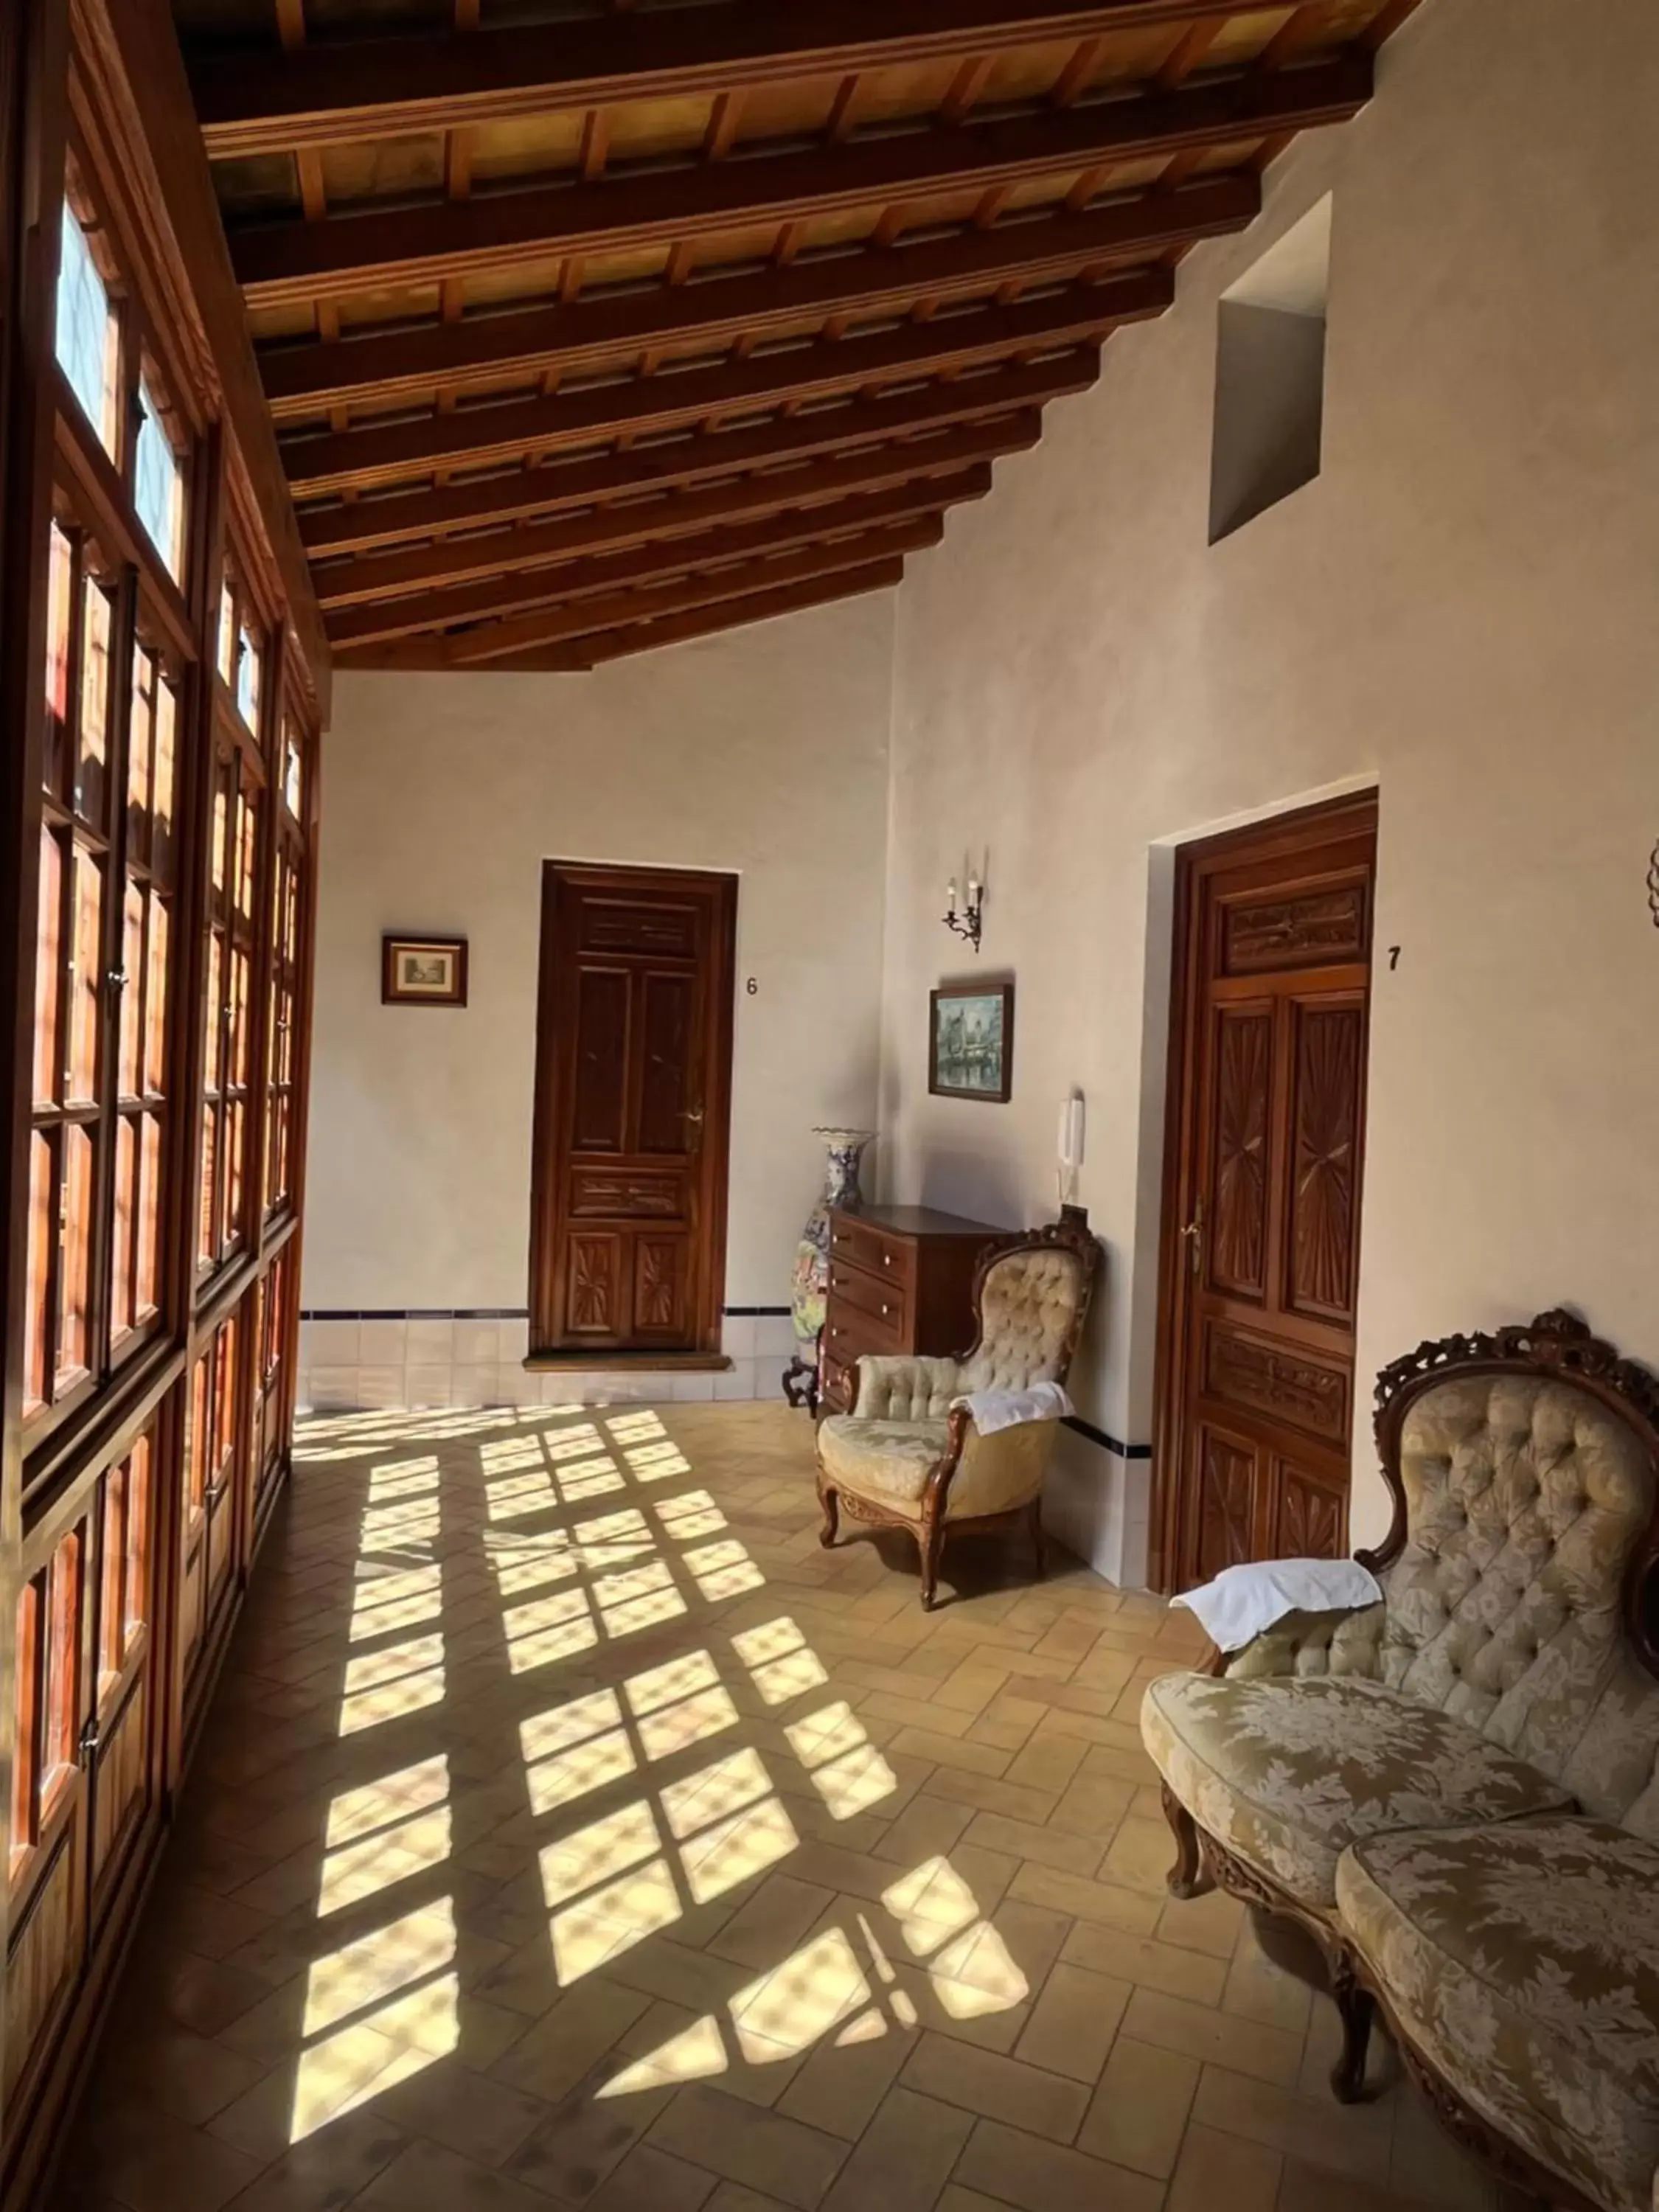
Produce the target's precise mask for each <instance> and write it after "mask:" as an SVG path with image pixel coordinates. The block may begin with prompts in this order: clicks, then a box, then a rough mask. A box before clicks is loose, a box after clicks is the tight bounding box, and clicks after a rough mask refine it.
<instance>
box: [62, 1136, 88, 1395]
mask: <svg viewBox="0 0 1659 2212" xmlns="http://www.w3.org/2000/svg"><path fill="white" fill-rule="evenodd" d="M63 1143H64V1200H63V1204H64V1214H63V1225H62V1229H61V1231H60V1253H59V1258H58V1278H59V1296H58V1360H57V1376H58V1382H59V1383H62V1382H63V1381H64V1378H65V1377H66V1376H75V1375H78V1374H79V1373H81V1372H82V1370H83V1369H85V1368H86V1367H88V1365H89V1364H91V1345H90V1341H89V1339H88V1329H87V1291H88V1274H89V1262H90V1260H91V1256H92V1194H93V1191H94V1187H95V1183H96V1177H95V1176H94V1173H93V1164H94V1151H95V1147H94V1139H93V1132H92V1131H91V1130H90V1129H89V1128H87V1127H83V1126H82V1125H81V1124H79V1123H71V1124H70V1126H69V1127H66V1128H65V1129H64V1133H63Z"/></svg>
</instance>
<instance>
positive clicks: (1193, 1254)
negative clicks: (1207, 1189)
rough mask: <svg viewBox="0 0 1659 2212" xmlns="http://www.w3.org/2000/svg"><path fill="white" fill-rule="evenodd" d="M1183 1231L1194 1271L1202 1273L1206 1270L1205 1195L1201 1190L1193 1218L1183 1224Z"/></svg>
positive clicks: (1197, 1273)
mask: <svg viewBox="0 0 1659 2212" xmlns="http://www.w3.org/2000/svg"><path fill="white" fill-rule="evenodd" d="M1181 1233H1182V1236H1183V1237H1185V1238H1186V1240H1187V1250H1188V1255H1189V1257H1190V1260H1191V1264H1192V1270H1193V1273H1194V1274H1195V1275H1201V1274H1202V1273H1203V1272H1204V1197H1203V1194H1202V1193H1201V1192H1200V1194H1199V1198H1198V1202H1197V1204H1196V1205H1195V1206H1194V1208H1193V1218H1192V1219H1191V1220H1190V1221H1185V1222H1183V1223H1182V1225H1181Z"/></svg>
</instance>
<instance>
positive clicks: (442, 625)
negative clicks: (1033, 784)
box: [329, 461, 991, 648]
mask: <svg viewBox="0 0 1659 2212" xmlns="http://www.w3.org/2000/svg"><path fill="white" fill-rule="evenodd" d="M990 489H991V467H990V464H989V462H988V461H982V462H981V463H980V464H979V465H977V466H976V467H974V468H969V469H963V470H961V471H958V472H957V474H956V475H955V476H952V477H942V478H939V479H937V480H933V481H929V482H927V483H903V484H896V485H894V486H893V487H892V488H891V489H889V490H887V491H884V492H877V493H873V494H866V495H857V494H855V495H853V496H851V497H849V498H846V499H842V500H838V501H832V502H830V503H829V505H827V506H824V507H813V508H811V509H810V510H809V511H806V512H805V513H789V514H785V515H777V514H771V515H763V516H759V517H757V518H755V519H753V520H749V521H746V522H742V523H738V524H736V525H734V526H729V527H727V528H725V529H719V530H705V531H702V532H698V533H697V534H696V535H695V536H693V537H690V538H671V539H668V540H665V541H661V542H659V543H657V544H648V545H642V546H641V545H636V546H633V547H630V548H629V549H627V550H622V551H617V552H614V553H608V554H602V555H599V556H596V557H595V556H589V557H586V558H583V559H580V560H576V561H574V562H562V563H561V564H560V565H559V566H558V567H557V568H545V567H544V568H534V569H525V570H520V571H515V572H513V573H512V574H506V575H496V576H492V577H489V578H488V579H487V580H485V581H483V582H482V583H475V584H459V585H456V586H453V587H452V588H451V589H449V590H447V591H427V592H419V593H417V594H416V595H415V596H414V597H412V598H409V599H381V600H377V601H376V602H375V603H374V605H371V606H366V607H358V608H354V609H351V610H349V611H346V612H344V613H341V614H337V615H336V616H335V617H333V618H332V620H331V624H330V629H329V636H330V640H331V643H332V644H333V645H334V646H335V647H337V648H339V647H346V646H356V645H372V644H376V643H379V642H380V641H383V640H386V639H389V638H397V637H410V636H415V635H418V634H419V633H421V632H422V631H426V630H435V629H447V628H449V627H452V626H453V624H455V623H464V622H482V621H487V620H489V619H490V618H492V617H497V616H506V615H510V614H516V613H519V612H521V611H523V610H524V609H526V608H528V607H536V606H548V605H552V604H554V603H555V602H556V603H557V604H559V605H566V604H568V603H569V602H572V601H574V600H576V599H586V598H589V597H591V596H592V595H593V594H594V593H596V592H610V591H618V590H633V589H635V587H636V586H640V585H643V584H653V583H659V582H662V581H664V580H666V579H668V578H670V577H673V576H686V575H691V574H696V571H697V570H698V569H699V568H700V567H702V565H703V564H704V563H706V562H726V561H730V560H733V559H737V558H739V557H742V558H753V557H758V556H763V555H769V554H773V553H784V552H793V551H794V550H796V549H797V548H798V547H799V546H802V545H811V544H818V543H819V542H821V541H824V540H827V539H829V538H832V537H834V536H836V534H837V533H840V532H846V531H849V530H856V531H868V530H872V529H879V528H882V527H884V526H885V525H887V524H888V523H891V522H902V521H907V520H910V519H911V518H912V517H914V516H916V515H925V514H937V513H942V512H943V510H944V509H945V508H946V507H955V506H958V505H960V504H961V503H962V502H963V501H965V500H971V499H982V498H983V497H984V496H985V495H986V493H987V491H989V490H990Z"/></svg>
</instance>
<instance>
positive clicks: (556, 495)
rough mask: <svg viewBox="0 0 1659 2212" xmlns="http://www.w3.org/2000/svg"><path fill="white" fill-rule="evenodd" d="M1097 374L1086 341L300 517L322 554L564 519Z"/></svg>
mask: <svg viewBox="0 0 1659 2212" xmlns="http://www.w3.org/2000/svg"><path fill="white" fill-rule="evenodd" d="M1098 374H1100V353H1099V349H1098V348H1097V347H1094V346H1079V347H1077V348H1075V349H1073V351H1072V352H1070V353H1068V354H1066V355H1063V356H1060V358H1059V359H1057V360H1054V361H1045V362H1039V363H1037V364H1036V366H1035V367H1033V368H1004V369H999V370H998V371H997V373H996V374H994V375H993V376H975V377H970V378H968V379H966V380H963V381H962V382H959V383H957V384H953V385H939V386H932V385H930V386H925V387H924V388H923V389H922V390H921V391H919V392H894V393H890V394H884V395H883V396H882V397H881V398H878V399H870V400H865V399H859V400H851V401H848V402H847V403H845V404H842V405H841V406H838V407H830V408H825V409H823V410H822V411H820V412H817V413H814V414H811V415H807V416H797V417H795V418H794V419H793V420H792V421H790V422H767V423H763V424H761V425H760V426H759V427H757V428H750V429H740V430H720V431H717V432H712V433H709V434H708V435H702V436H699V437H678V438H673V439H670V440H665V441H664V442H663V443H662V444H660V445H657V446H647V447H635V449H634V451H633V452H631V453H622V454H611V453H605V454H601V455H599V456H598V457H597V458H594V459H581V460H578V461H562V462H560V463H559V464H557V465H556V466H552V467H548V468H539V469H531V470H524V469H515V470H513V471H511V472H510V473H503V474H501V475H499V476H491V477H483V478H480V479H476V480H474V481H473V482H471V483H458V484H450V485H447V487H446V488H445V489H443V490H441V491H422V492H402V493H398V494H397V495H394V496H391V497H385V498H377V499H365V500H359V501H356V503H355V504H354V505H352V506H349V507H316V508H313V509H310V510H309V511H306V512H302V513H301V517H300V532H301V538H303V540H304V542H305V544H306V546H307V549H308V550H309V551H310V552H311V553H312V554H313V556H322V555H325V554H331V553H355V552H359V551H362V550H367V549H368V548H371V547H374V546H384V545H393V544H400V543H406V542H408V541H409V540H410V539H411V538H430V537H433V536H435V534H436V533H438V532H441V531H445V530H465V529H475V528H482V527H483V526H486V525H489V524H491V523H501V522H507V521H510V520H513V518H514V517H515V516H519V515H531V514H534V515H550V514H555V513H569V512H570V511H571V510H572V509H573V508H575V507H589V506H591V505H592V503H593V501H596V500H611V499H622V498H627V497H629V496H630V495H636V494H638V493H641V492H645V491H664V490H670V489H678V488H683V487H686V486H690V485H694V484H706V483H710V482H712V481H714V480H716V479H718V478H721V477H729V476H734V475H736V474H737V473H738V471H742V470H744V469H759V468H767V467H769V466H772V465H775V464H779V463H783V462H795V461H805V460H812V459H818V458H819V457H821V456H823V455H824V454H829V453H856V452H859V451H861V450H863V449H864V448H866V447H871V446H880V445H886V444H889V443H891V442H892V441H896V440H901V439H908V438H925V437H927V436H929V435H933V434H935V433H937V432H939V431H942V430H944V429H946V428H953V427H955V426H956V425H957V424H959V423H963V422H991V421H1002V420H1004V419H1006V418H1007V417H1009V416H1015V415H1018V413H1019V412H1020V411H1021V410H1026V409H1029V408H1032V407H1041V406H1043V405H1045V404H1047V402H1048V401H1049V400H1050V399H1058V398H1061V397H1062V396H1064V395H1065V394H1066V393H1068V392H1086V391H1087V390H1088V388H1089V386H1091V384H1092V383H1093V382H1094V380H1095V379H1096V377H1097V375H1098Z"/></svg>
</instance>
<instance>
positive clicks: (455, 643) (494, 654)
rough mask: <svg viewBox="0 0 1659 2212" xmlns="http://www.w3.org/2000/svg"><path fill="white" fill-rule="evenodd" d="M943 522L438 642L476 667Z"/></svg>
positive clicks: (799, 570) (908, 543)
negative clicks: (509, 654) (503, 655)
mask: <svg viewBox="0 0 1659 2212" xmlns="http://www.w3.org/2000/svg"><path fill="white" fill-rule="evenodd" d="M944 531H945V524H944V520H943V519H942V518H941V517H940V516H939V515H923V516H921V517H920V518H919V519H918V520H915V521H913V522H901V523H896V524H893V525H892V526H890V527H889V528H887V529H884V530H869V531H866V532H864V534H863V535H862V536H861V537H859V538H844V539H842V540H840V541H838V542H837V543H836V544H831V545H811V546H808V547H806V548H805V550H803V551H801V552H798V553H780V554H778V555H777V556H775V557H773V558H770V559H765V560H756V561H751V562H749V563H748V564H747V565H746V566H744V567H742V568H721V569H719V570H716V571H714V572H712V573H709V574H704V575H701V576H688V577H686V578H685V579H684V580H683V581H677V582H674V583H669V584H647V585H643V586H641V587H640V588H639V589H638V590H637V591H631V592H600V593H599V595H598V596H597V597H595V598H593V599H579V600H577V601H575V602H574V603H573V604H572V605H568V606H559V607H544V608H541V609H539V610H538V611H537V612H535V613H533V614H527V615H516V616H513V617H509V618H508V619H507V621H505V622H498V623H487V624H483V625H481V626H480V627H479V628H478V629H472V630H462V631H459V633H457V634H456V635H453V636H450V637H447V638H446V639H444V640H442V641H441V650H442V653H443V655H444V659H445V660H446V661H447V663H448V665H451V666H453V667H475V666H478V665H488V664H489V662H490V661H493V660H496V659H500V658H501V655H502V654H503V653H520V652H523V651H524V650H525V649H526V647H532V646H538V645H561V644H563V643H565V642H566V641H568V640H569V639H571V638H575V637H581V636H583V635H586V634H588V633H590V632H592V631H595V630H606V629H616V627H617V624H618V623H630V622H638V621H640V620H641V619H644V618H647V617H652V616H654V615H659V614H678V613H680V612H682V611H684V609H686V608H689V607H699V606H707V605H711V604H714V603H718V602H720V601H721V600H725V599H742V598H744V597H745V596H746V595H747V594H748V593H749V592H757V591H765V590H769V589H770V588H771V587H772V586H775V585H780V584H799V583H805V582H806V581H807V580H809V579H812V578H816V577H819V576H833V575H835V574H838V573H839V572H840V571H841V570H842V569H844V568H862V567H863V566H864V565H865V564H866V562H870V561H874V560H880V559H882V558H884V557H890V556H892V555H894V554H897V555H900V556H902V555H904V554H906V553H920V552H921V551H923V550H925V549H926V548H927V547H928V546H930V545H937V544H939V539H940V538H941V537H942V536H943V535H944Z"/></svg>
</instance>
